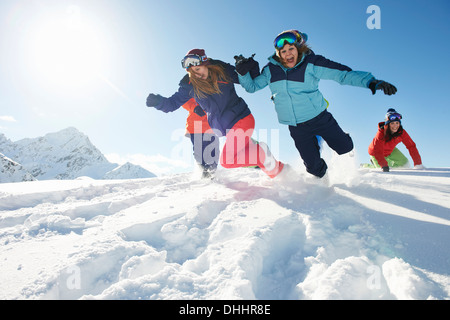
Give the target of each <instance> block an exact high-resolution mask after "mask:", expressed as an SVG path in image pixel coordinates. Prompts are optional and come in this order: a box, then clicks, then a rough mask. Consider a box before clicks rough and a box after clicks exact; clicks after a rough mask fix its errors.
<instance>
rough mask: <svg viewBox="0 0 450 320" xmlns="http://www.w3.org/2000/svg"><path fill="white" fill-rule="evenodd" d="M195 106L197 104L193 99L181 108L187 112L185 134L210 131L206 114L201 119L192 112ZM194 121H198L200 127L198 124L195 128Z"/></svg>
mask: <svg viewBox="0 0 450 320" xmlns="http://www.w3.org/2000/svg"><path fill="white" fill-rule="evenodd" d="M196 106H198V103H197V101H195V99H194V98H192V99H190V100H189V101H188V102H186V103H185V104H183V108H184V109H186V110H187V111H189V115H188V117H187V119H186V134H194V133H205V132H206V131H207V130H211V127H210V126H209V124H208V117H207V116H206V114H205V115H204V116H203V117H201V116H199V115H198V114H196V113H195V112H194V109H195V107H196ZM196 121H199V122H200V123H201V126H200V123H197V125H196V126H195V122H196ZM196 129H197V130H196ZM196 131H198V132H196Z"/></svg>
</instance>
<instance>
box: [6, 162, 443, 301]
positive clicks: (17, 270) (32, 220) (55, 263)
mask: <svg viewBox="0 0 450 320" xmlns="http://www.w3.org/2000/svg"><path fill="white" fill-rule="evenodd" d="M280 180H282V181H280ZM294 181H295V182H294ZM330 184H331V185H332V187H325V186H323V185H320V184H317V183H316V182H315V181H314V180H313V179H311V178H310V177H309V176H307V175H306V174H305V173H304V172H295V173H292V172H291V174H290V175H289V177H286V176H285V177H282V178H281V179H275V180H270V179H269V178H267V177H266V176H265V175H264V174H263V173H262V172H260V171H259V170H254V169H235V170H220V171H219V172H218V176H217V179H216V180H215V181H207V180H199V179H197V178H196V177H194V176H193V175H192V174H180V175H173V176H169V177H160V178H150V179H140V180H110V181H106V180H103V181H97V180H92V179H86V178H85V179H78V180H72V181H36V182H27V183H14V184H0V243H1V245H0V286H1V288H0V299H49V298H56V299H78V298H82V299H449V298H450V248H449V243H450V210H449V209H450V196H449V195H450V169H426V170H420V171H418V170H401V171H400V170H398V171H393V172H390V173H388V174H385V173H382V172H379V171H369V170H360V169H356V168H354V167H352V166H348V165H347V166H346V165H342V164H336V163H334V164H333V163H332V164H331V165H330Z"/></svg>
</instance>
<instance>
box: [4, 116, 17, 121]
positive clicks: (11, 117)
mask: <svg viewBox="0 0 450 320" xmlns="http://www.w3.org/2000/svg"><path fill="white" fill-rule="evenodd" d="M0 120H1V121H7V122H17V120H16V119H14V117H13V116H0Z"/></svg>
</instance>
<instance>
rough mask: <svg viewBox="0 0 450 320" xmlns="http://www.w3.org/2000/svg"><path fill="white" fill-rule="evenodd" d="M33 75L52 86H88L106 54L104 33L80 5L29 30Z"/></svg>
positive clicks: (29, 53) (102, 63) (98, 70)
mask: <svg viewBox="0 0 450 320" xmlns="http://www.w3.org/2000/svg"><path fill="white" fill-rule="evenodd" d="M29 36H30V40H31V42H30V43H31V46H30V51H29V52H28V55H29V58H30V60H31V61H30V62H31V63H30V65H31V66H32V68H33V70H34V76H35V77H37V78H38V79H39V81H40V82H44V83H46V84H47V85H50V86H75V87H79V86H88V85H90V84H92V82H93V81H95V80H96V79H97V78H98V74H100V73H101V69H102V68H103V66H104V63H105V57H106V56H107V54H106V50H105V45H104V41H103V40H102V35H101V32H100V30H99V29H98V28H96V26H95V25H94V24H93V23H92V22H91V21H87V20H86V19H84V18H83V16H82V14H81V10H80V8H79V7H78V6H70V7H68V8H66V10H65V11H64V12H63V13H61V14H53V15H52V16H51V17H46V18H45V19H42V20H41V21H40V22H39V23H38V24H37V25H36V27H35V28H34V29H33V30H32V31H31V32H30V35H29Z"/></svg>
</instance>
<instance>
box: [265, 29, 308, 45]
mask: <svg viewBox="0 0 450 320" xmlns="http://www.w3.org/2000/svg"><path fill="white" fill-rule="evenodd" d="M303 42H305V41H304V39H303V37H302V35H301V33H300V32H298V31H287V32H283V33H281V34H279V35H278V36H277V37H276V38H275V41H274V42H273V45H274V46H275V48H277V49H282V48H283V47H284V45H285V44H286V43H288V44H298V45H299V46H301V45H302V44H303Z"/></svg>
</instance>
